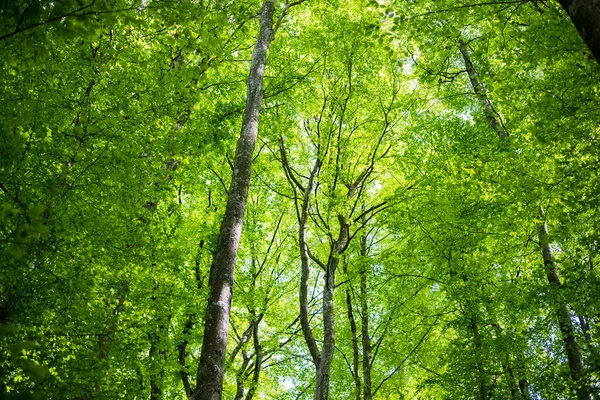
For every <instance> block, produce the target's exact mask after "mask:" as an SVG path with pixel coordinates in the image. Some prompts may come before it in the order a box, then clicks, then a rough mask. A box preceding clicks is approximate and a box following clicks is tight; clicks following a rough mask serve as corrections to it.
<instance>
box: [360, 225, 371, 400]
mask: <svg viewBox="0 0 600 400" xmlns="http://www.w3.org/2000/svg"><path fill="white" fill-rule="evenodd" d="M363 223H364V220H363ZM360 255H361V256H363V257H366V255H367V235H363V237H362V240H361V243H360ZM360 308H361V325H362V326H361V333H362V352H363V381H364V384H365V386H364V389H363V390H364V393H363V395H364V400H371V397H372V395H371V385H372V384H371V337H370V336H369V307H368V303H367V271H366V268H363V269H362V270H361V271H360Z"/></svg>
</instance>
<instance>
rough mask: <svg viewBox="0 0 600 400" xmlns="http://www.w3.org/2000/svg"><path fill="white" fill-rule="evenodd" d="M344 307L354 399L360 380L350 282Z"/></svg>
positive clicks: (358, 391) (358, 392)
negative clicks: (348, 330)
mask: <svg viewBox="0 0 600 400" xmlns="http://www.w3.org/2000/svg"><path fill="white" fill-rule="evenodd" d="M344 273H345V274H346V275H348V268H347V266H346V263H344ZM346 307H347V309H348V323H349V324H350V332H351V334H352V378H353V379H354V384H355V385H356V400H360V393H361V381H360V375H359V365H360V359H359V356H358V354H359V351H358V332H357V329H356V319H355V318H354V309H353V307H352V296H351V295H350V284H348V286H347V287H346Z"/></svg>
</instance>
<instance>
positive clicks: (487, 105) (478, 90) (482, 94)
mask: <svg viewBox="0 0 600 400" xmlns="http://www.w3.org/2000/svg"><path fill="white" fill-rule="evenodd" d="M459 48H460V53H461V54H462V57H463V60H464V62H465V68H466V70H467V75H468V76H469V81H470V82H471V86H472V87H473V92H475V96H477V98H478V99H479V101H480V102H481V104H482V105H483V111H484V113H485V117H486V118H487V120H488V123H489V124H490V126H491V127H492V129H493V130H494V132H496V135H498V138H499V139H500V140H503V139H505V138H506V137H507V136H508V131H507V130H506V127H505V126H504V123H503V122H502V118H501V117H500V114H499V113H498V111H496V109H495V108H494V106H493V105H492V102H491V101H490V99H489V98H488V97H487V93H486V91H485V88H484V87H483V85H481V83H480V82H479V79H478V78H477V71H476V70H475V67H473V63H472V62H471V57H470V55H469V51H468V49H467V45H466V43H465V42H463V41H462V40H461V41H460V42H459Z"/></svg>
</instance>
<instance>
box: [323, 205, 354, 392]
mask: <svg viewBox="0 0 600 400" xmlns="http://www.w3.org/2000/svg"><path fill="white" fill-rule="evenodd" d="M338 220H339V223H340V232H339V235H338V239H337V241H336V242H335V243H334V245H333V246H332V248H331V252H330V255H329V260H328V261H327V268H326V271H325V288H324V289H323V350H322V351H321V359H320V360H319V366H318V368H317V377H316V381H315V400H327V399H328V398H329V379H330V370H331V362H332V361H333V352H334V350H335V329H334V312H333V311H334V308H333V295H334V291H335V272H336V271H337V269H338V266H339V264H340V257H341V254H342V252H343V251H344V249H345V248H346V243H347V242H348V223H347V222H346V218H344V216H342V215H338Z"/></svg>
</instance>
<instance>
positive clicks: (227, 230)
mask: <svg viewBox="0 0 600 400" xmlns="http://www.w3.org/2000/svg"><path fill="white" fill-rule="evenodd" d="M272 26H273V2H272V1H269V0H265V2H264V4H263V8H262V15H261V21H260V29H259V34H258V39H257V41H256V45H255V47H254V51H253V53H252V65H251V67H250V74H249V76H248V80H247V87H248V93H247V98H246V109H245V110H244V116H243V121H242V132H241V134H240V138H239V140H238V142H237V147H236V151H235V161H234V169H233V176H232V179H231V186H230V189H229V197H228V199H227V206H226V209H225V215H224V216H223V222H222V223H221V230H220V232H219V241H218V245H217V249H216V251H215V255H214V259H213V264H212V265H211V269H210V278H209V282H210V297H209V300H208V305H207V308H206V322H205V328H204V337H203V340H202V352H201V355H200V363H199V365H198V375H197V388H196V392H195V394H194V399H206V400H218V399H220V398H221V391H222V387H223V374H224V366H225V357H226V347H227V335H228V329H229V313H230V308H231V296H232V289H233V280H234V273H235V264H236V258H237V250H238V244H239V241H240V235H241V232H242V225H243V222H244V211H245V209H246V199H247V197H248V188H249V186H250V175H251V172H252V154H253V152H254V147H255V145H256V138H257V135H258V117H259V112H260V107H261V104H262V98H263V78H264V72H265V61H266V57H267V50H268V48H269V45H270V43H271V41H272V39H273V29H272Z"/></svg>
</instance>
